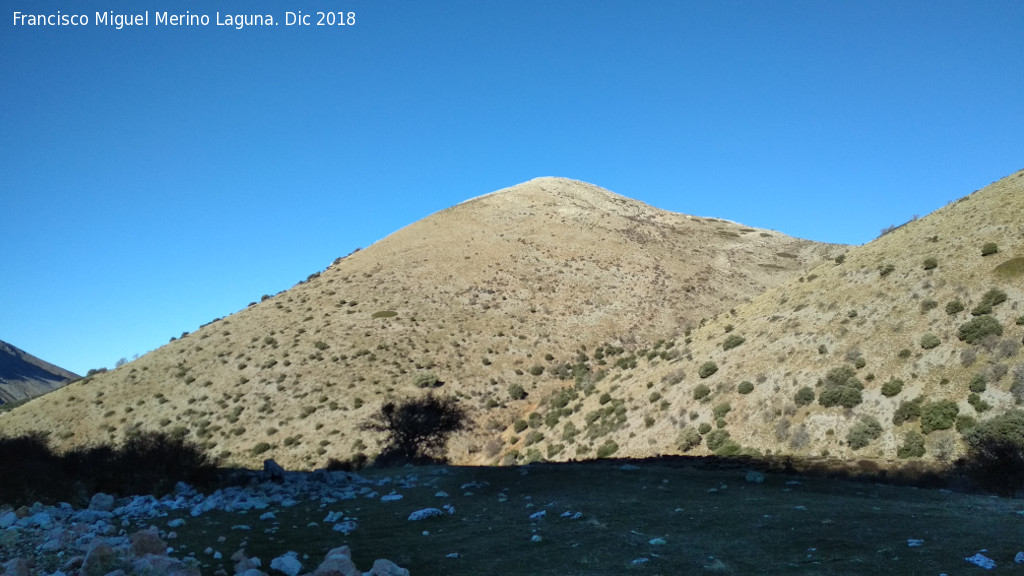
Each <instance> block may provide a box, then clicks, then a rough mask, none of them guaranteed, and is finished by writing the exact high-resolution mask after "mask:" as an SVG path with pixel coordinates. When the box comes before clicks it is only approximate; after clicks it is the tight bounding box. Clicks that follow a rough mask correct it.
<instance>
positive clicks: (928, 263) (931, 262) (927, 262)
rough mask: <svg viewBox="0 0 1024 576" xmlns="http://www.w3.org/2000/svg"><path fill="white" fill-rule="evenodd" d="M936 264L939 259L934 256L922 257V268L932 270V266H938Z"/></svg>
mask: <svg viewBox="0 0 1024 576" xmlns="http://www.w3.org/2000/svg"><path fill="white" fill-rule="evenodd" d="M938 265H939V261H938V260H937V259H935V258H934V257H928V258H925V259H924V269H925V270H933V269H934V268H936V267H938Z"/></svg>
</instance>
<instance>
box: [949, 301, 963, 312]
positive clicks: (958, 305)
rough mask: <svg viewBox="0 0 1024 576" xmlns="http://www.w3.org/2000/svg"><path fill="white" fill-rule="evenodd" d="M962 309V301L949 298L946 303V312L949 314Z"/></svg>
mask: <svg viewBox="0 0 1024 576" xmlns="http://www.w3.org/2000/svg"><path fill="white" fill-rule="evenodd" d="M963 311H964V303H963V302H961V301H959V300H950V301H949V302H947V303H946V314H949V315H950V316H952V315H954V314H959V313H960V312H963Z"/></svg>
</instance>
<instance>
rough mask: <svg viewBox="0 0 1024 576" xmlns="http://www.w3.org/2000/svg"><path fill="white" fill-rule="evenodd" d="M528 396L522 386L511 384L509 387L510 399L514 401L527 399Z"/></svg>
mask: <svg viewBox="0 0 1024 576" xmlns="http://www.w3.org/2000/svg"><path fill="white" fill-rule="evenodd" d="M526 396H527V393H526V390H524V389H523V387H522V386H521V385H519V384H511V385H509V387H508V397H509V398H511V399H513V400H522V399H523V398H526Z"/></svg>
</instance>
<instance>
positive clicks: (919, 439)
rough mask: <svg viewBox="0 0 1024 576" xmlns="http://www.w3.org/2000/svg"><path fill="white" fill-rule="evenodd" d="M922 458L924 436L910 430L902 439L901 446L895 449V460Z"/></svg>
mask: <svg viewBox="0 0 1024 576" xmlns="http://www.w3.org/2000/svg"><path fill="white" fill-rule="evenodd" d="M921 456H924V436H922V435H921V434H919V433H918V432H916V431H914V430H911V431H909V432H907V434H906V435H905V436H904V437H903V445H902V446H900V447H899V448H897V449H896V457H897V458H920V457H921Z"/></svg>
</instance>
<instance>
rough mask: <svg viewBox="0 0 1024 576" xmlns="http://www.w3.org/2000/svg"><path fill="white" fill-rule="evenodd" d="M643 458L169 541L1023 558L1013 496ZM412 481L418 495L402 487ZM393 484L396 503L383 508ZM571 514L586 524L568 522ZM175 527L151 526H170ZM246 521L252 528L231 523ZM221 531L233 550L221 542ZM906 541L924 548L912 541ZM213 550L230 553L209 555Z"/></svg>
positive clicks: (906, 566) (543, 559) (278, 549)
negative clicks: (336, 516) (450, 510)
mask: <svg viewBox="0 0 1024 576" xmlns="http://www.w3.org/2000/svg"><path fill="white" fill-rule="evenodd" d="M635 464H636V467H635V469H634V468H633V467H632V466H627V469H623V464H622V463H621V462H618V463H616V462H596V463H586V464H546V465H540V466H537V465H534V466H530V467H528V468H511V467H510V468H461V467H440V466H438V467H422V468H400V469H390V470H389V469H373V470H366V471H363V472H361V474H362V475H364V476H366V477H368V478H371V479H378V480H379V479H382V478H384V477H390V478H391V479H392V480H393V481H394V482H393V484H392V485H390V486H378V487H377V488H376V490H377V492H378V493H379V494H378V496H377V497H376V498H366V497H360V498H358V499H356V500H339V501H337V502H334V503H322V502H320V501H316V502H300V503H299V504H298V505H295V506H290V507H280V508H271V509H269V510H271V511H273V512H274V514H275V516H276V518H275V519H273V520H259V516H260V515H261V514H262V513H263V512H266V511H265V510H264V511H251V512H249V513H248V514H244V515H242V514H237V513H236V514H229V513H224V512H209V513H207V514H204V515H202V516H200V517H197V518H192V517H190V516H188V515H187V513H185V514H183V515H182V516H181V517H182V518H184V519H185V520H186V522H187V524H186V525H185V526H183V527H180V528H177V529H176V531H177V533H178V538H177V539H174V540H170V541H169V544H170V545H172V546H174V547H175V548H176V549H177V552H176V555H179V554H180V555H186V554H188V553H189V552H194V553H195V555H196V557H197V558H199V559H201V560H202V561H203V563H204V564H205V566H204V568H203V572H204V573H209V574H212V573H214V572H215V571H217V570H218V569H220V568H223V569H224V570H226V571H227V573H233V570H232V564H233V563H232V562H230V561H228V560H227V558H229V557H230V556H231V554H232V553H234V552H235V551H236V550H237V549H238V548H240V547H242V546H243V545H244V547H245V548H246V551H247V553H248V555H249V556H258V557H260V558H261V560H262V561H263V566H264V567H267V566H269V563H270V560H271V559H272V558H274V557H275V556H278V555H280V554H282V553H284V552H286V551H295V552H297V553H298V554H299V557H300V558H303V555H308V559H304V560H303V563H304V570H312V569H314V568H315V567H316V565H317V564H318V563H319V562H320V561H321V560H322V559H323V555H324V553H325V552H326V551H327V550H328V549H330V548H333V547H335V546H339V545H342V544H346V545H349V546H351V548H352V551H353V559H354V560H355V562H356V564H357V565H358V566H359V568H360V569H362V570H368V569H369V567H370V565H371V564H372V563H373V560H374V559H376V558H388V559H390V560H392V561H394V562H396V563H397V564H398V565H400V566H402V567H404V568H408V569H409V570H410V572H411V573H412V574H413V575H414V576H416V575H438V574H451V575H458V574H467V575H468V574H474V575H476V574H503V575H504V574H524V575H525V574H530V575H537V574H552V575H555V574H558V575H572V574H579V575H584V574H586V575H603V574H622V573H640V574H652V575H654V574H666V575H668V574H672V575H678V574H705V573H715V574H800V575H813V574H830V575H835V574H903V575H908V576H909V575H932V576H934V575H938V574H942V573H945V574H971V573H982V572H985V573H996V574H998V573H1006V572H1011V571H1013V572H1017V571H1019V570H1018V568H1017V566H1016V565H1015V564H1014V563H1013V558H1014V555H1015V554H1016V553H1017V552H1018V551H1020V550H1021V549H1022V548H1024V541H1022V540H1021V538H1020V535H1021V534H1022V533H1024V516H1022V515H1021V514H1018V513H1017V511H1018V510H1022V509H1024V502H1021V501H1019V500H1013V499H1003V498H994V497H989V496H981V495H972V494H962V493H954V492H949V491H945V490H931V489H919V488H913V487H903V486H891V485H882V484H875V483H870V482H862V481H851V480H834V479H824V478H808V477H797V476H790V475H783V474H772V473H768V474H766V477H765V481H764V482H763V483H753V482H747V481H746V480H745V475H746V470H745V469H743V468H740V467H737V468H732V469H718V470H713V469H698V468H697V467H695V466H692V465H686V464H681V463H664V462H655V463H645V462H637V463H635ZM402 479H405V480H406V481H407V482H406V484H409V485H411V486H412V487H408V488H398V487H397V484H398V483H401V480H402ZM392 489H394V491H395V492H396V493H398V494H401V495H402V498H401V499H399V500H392V501H381V500H380V495H383V494H387V493H388V492H391V491H392ZM439 491H443V492H445V493H447V494H448V495H449V496H447V497H444V496H440V497H439V496H437V493H438V492H439ZM445 504H450V505H452V506H454V508H455V513H454V514H450V515H449V514H446V515H444V516H439V517H435V518H430V519H427V520H422V521H415V522H414V521H409V520H408V517H409V514H410V513H412V512H413V511H416V510H419V509H422V508H426V507H436V508H441V507H442V506H443V505H445ZM541 511H544V512H545V513H544V515H543V516H542V517H539V518H537V517H534V518H531V515H535V514H536V513H538V512H541ZM328 512H342V513H343V514H344V517H347V518H352V519H355V520H356V522H357V523H358V528H357V529H356V530H355V531H354V532H352V533H351V534H349V535H347V536H346V535H343V534H342V533H340V532H335V531H333V530H332V526H333V523H328V522H323V520H324V517H325V516H326V515H327V513H328ZM566 512H568V513H570V514H576V513H582V515H581V516H580V517H578V518H576V519H573V518H572V516H568V517H563V516H562V515H563V513H566ZM172 518H173V517H167V518H164V519H159V521H158V522H156V524H157V525H158V526H159V527H160V528H161V529H164V530H166V529H167V528H166V526H165V525H164V524H165V523H166V521H170V520H171V519H172ZM310 522H316V523H317V525H316V526H309V523H310ZM161 523H163V524H161ZM238 525H248V526H249V527H250V529H249V530H242V529H237V528H235V529H232V528H233V527H236V526H238ZM220 536H224V537H225V538H226V540H225V541H223V542H218V541H217V540H218V537H220ZM535 536H536V537H539V539H538V538H535ZM908 539H920V540H923V544H922V545H921V546H918V547H910V546H908ZM536 540H539V541H536ZM207 547H212V548H213V549H214V550H216V551H219V552H221V553H222V554H223V556H224V559H223V560H213V559H212V557H211V556H210V555H208V554H205V553H203V550H204V549H206V548H207ZM981 550H987V552H985V555H986V556H988V557H990V558H992V559H994V560H995V561H996V562H997V567H996V568H995V570H992V571H985V570H982V569H981V568H979V567H977V566H974V565H972V564H969V563H968V562H966V561H965V558H966V557H969V556H973V555H974V554H976V553H978V552H979V551H981ZM264 569H266V568H264Z"/></svg>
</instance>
